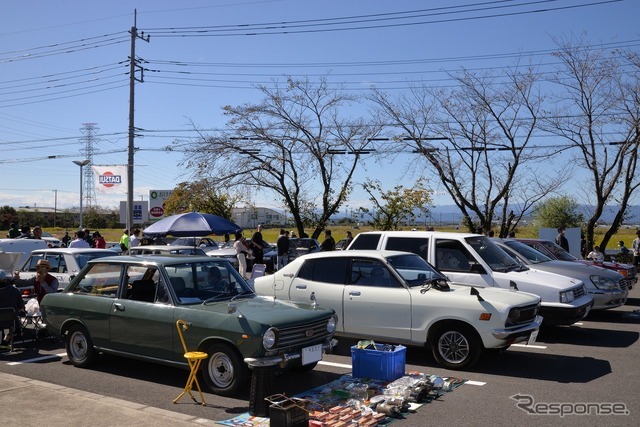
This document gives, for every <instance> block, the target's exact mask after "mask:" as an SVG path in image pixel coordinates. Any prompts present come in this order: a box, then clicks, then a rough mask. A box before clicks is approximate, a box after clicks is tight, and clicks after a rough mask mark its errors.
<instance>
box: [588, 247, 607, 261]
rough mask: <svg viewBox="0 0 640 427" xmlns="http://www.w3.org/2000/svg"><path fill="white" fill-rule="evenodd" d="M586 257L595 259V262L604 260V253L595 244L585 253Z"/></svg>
mask: <svg viewBox="0 0 640 427" xmlns="http://www.w3.org/2000/svg"><path fill="white" fill-rule="evenodd" d="M587 259H590V260H593V261H596V262H604V254H603V253H602V252H600V246H598V245H596V246H594V247H593V250H592V251H591V252H589V255H587Z"/></svg>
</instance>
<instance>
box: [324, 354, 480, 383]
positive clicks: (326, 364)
mask: <svg viewBox="0 0 640 427" xmlns="http://www.w3.org/2000/svg"><path fill="white" fill-rule="evenodd" d="M318 365H325V366H332V367H334V368H344V369H351V368H352V366H351V365H347V364H346V363H335V362H326V361H324V360H321V361H319V362H318ZM465 384H469V385H478V386H483V385H486V384H487V383H486V382H482V381H467V382H465Z"/></svg>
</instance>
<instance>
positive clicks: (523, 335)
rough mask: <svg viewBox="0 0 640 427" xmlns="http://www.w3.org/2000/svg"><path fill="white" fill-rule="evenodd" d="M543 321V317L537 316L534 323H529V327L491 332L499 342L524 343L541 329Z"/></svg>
mask: <svg viewBox="0 0 640 427" xmlns="http://www.w3.org/2000/svg"><path fill="white" fill-rule="evenodd" d="M542 320H543V317H542V316H536V318H535V319H534V320H533V322H531V323H529V324H528V325H525V326H522V327H520V328H517V329H493V330H492V331H491V334H492V335H493V336H494V337H495V338H497V339H499V340H505V341H510V342H511V343H514V342H518V341H524V340H526V339H527V338H529V335H531V333H532V332H535V331H537V330H538V329H540V326H541V325H542Z"/></svg>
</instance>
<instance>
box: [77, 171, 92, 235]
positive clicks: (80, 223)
mask: <svg viewBox="0 0 640 427" xmlns="http://www.w3.org/2000/svg"><path fill="white" fill-rule="evenodd" d="M90 161H91V160H89V159H84V160H74V161H73V163H75V164H76V165H78V166H80V230H82V167H83V166H86V165H88V164H89V162H90Z"/></svg>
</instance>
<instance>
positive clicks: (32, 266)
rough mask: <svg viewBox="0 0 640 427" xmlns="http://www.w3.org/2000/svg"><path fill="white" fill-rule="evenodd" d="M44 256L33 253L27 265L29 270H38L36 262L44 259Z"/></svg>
mask: <svg viewBox="0 0 640 427" xmlns="http://www.w3.org/2000/svg"><path fill="white" fill-rule="evenodd" d="M43 258H44V256H43V255H32V256H31V257H30V258H29V264H28V265H27V268H28V269H27V271H33V272H35V271H36V264H37V263H38V261H40V260H41V259H43Z"/></svg>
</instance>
